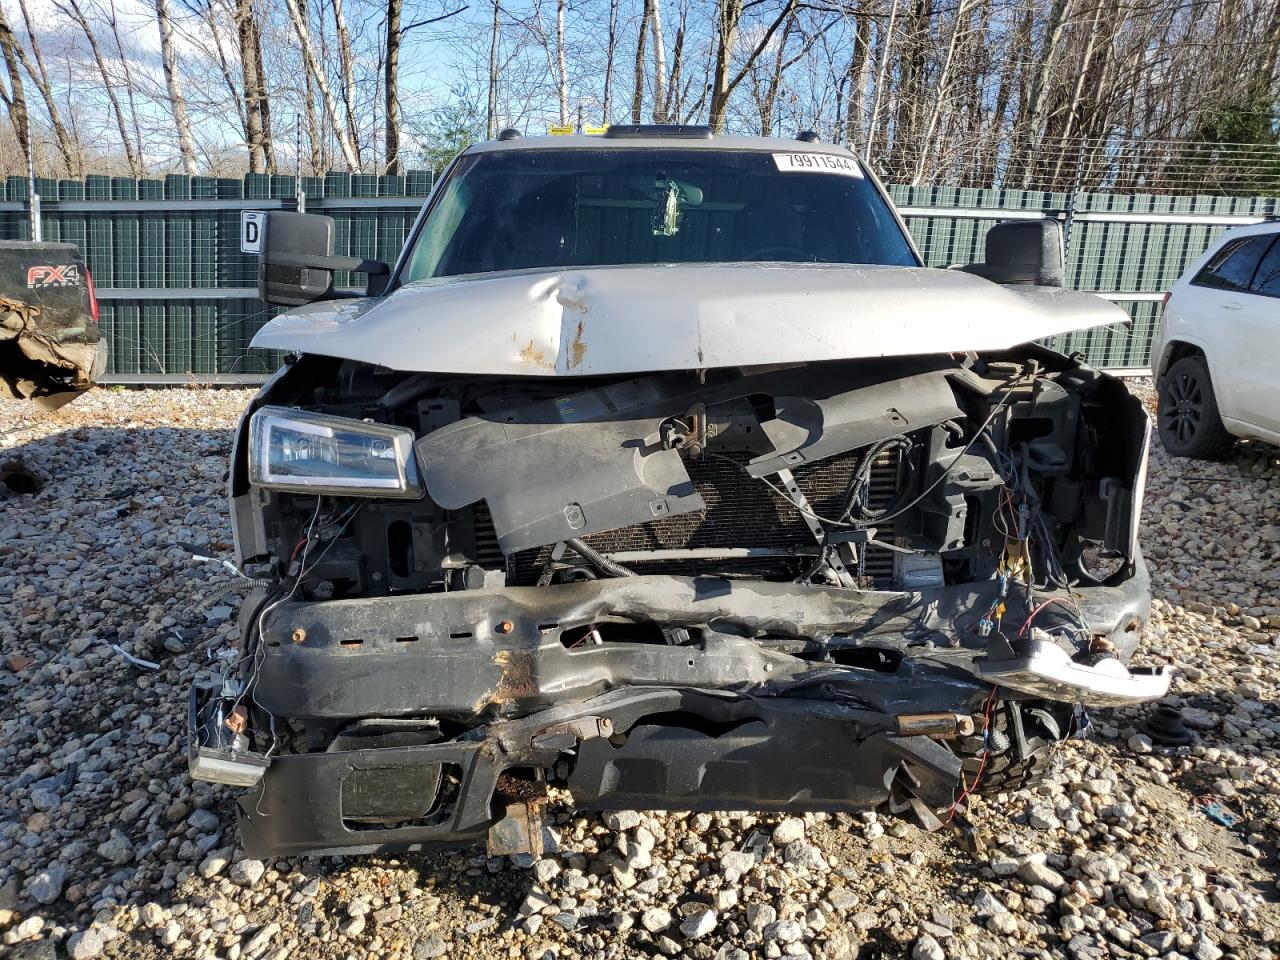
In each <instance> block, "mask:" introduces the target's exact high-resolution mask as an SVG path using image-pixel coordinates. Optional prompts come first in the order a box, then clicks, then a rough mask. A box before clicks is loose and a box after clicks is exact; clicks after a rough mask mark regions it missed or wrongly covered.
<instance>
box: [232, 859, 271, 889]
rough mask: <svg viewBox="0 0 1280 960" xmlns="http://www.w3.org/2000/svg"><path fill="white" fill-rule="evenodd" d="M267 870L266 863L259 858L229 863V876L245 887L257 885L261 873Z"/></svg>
mask: <svg viewBox="0 0 1280 960" xmlns="http://www.w3.org/2000/svg"><path fill="white" fill-rule="evenodd" d="M266 872H267V865H266V864H265V863H263V862H262V861H261V860H250V859H245V860H238V861H236V862H235V863H233V864H232V865H231V873H230V877H231V879H232V880H234V881H235V882H236V883H240V884H243V885H244V886H246V887H254V886H257V883H258V881H259V880H261V879H262V875H263V874H264V873H266Z"/></svg>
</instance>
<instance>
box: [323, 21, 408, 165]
mask: <svg viewBox="0 0 1280 960" xmlns="http://www.w3.org/2000/svg"><path fill="white" fill-rule="evenodd" d="M392 3H395V4H396V6H397V9H396V21H397V24H396V33H397V34H398V33H399V32H400V26H399V19H400V10H399V0H387V59H388V60H390V59H391V6H390V5H391V4H392ZM333 23H334V27H335V29H336V30H337V34H338V66H339V69H341V71H342V104H343V106H344V107H346V109H347V138H348V139H349V140H350V141H351V148H352V149H353V150H354V151H355V152H356V166H357V167H358V166H359V165H360V134H359V132H358V131H357V130H356V101H355V89H356V75H355V57H354V56H353V55H352V53H351V33H350V31H348V30H347V18H346V17H345V16H344V15H343V13H342V0H333ZM399 45H400V38H399V37H398V36H397V37H396V46H397V48H398V47H399ZM398 53H399V51H398V50H397V54H398ZM398 112H399V108H398V107H397V113H398ZM390 117H391V114H390V112H388V113H387V118H388V120H390ZM387 129H388V131H389V130H390V129H391V127H390V124H389V123H388V125H387ZM388 136H390V133H388ZM388 156H390V154H388ZM374 160H375V162H376V160H377V157H375V158H374Z"/></svg>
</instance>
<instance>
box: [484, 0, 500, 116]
mask: <svg viewBox="0 0 1280 960" xmlns="http://www.w3.org/2000/svg"><path fill="white" fill-rule="evenodd" d="M500 18H501V7H500V6H499V2H498V0H493V24H492V26H491V28H490V31H489V104H488V110H487V112H486V114H485V117H486V119H485V135H486V136H487V137H489V139H491V140H492V139H493V138H494V137H496V136H497V135H498V37H499V31H500V29H501V19H500Z"/></svg>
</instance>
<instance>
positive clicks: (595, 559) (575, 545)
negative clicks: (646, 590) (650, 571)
mask: <svg viewBox="0 0 1280 960" xmlns="http://www.w3.org/2000/svg"><path fill="white" fill-rule="evenodd" d="M565 543H566V544H568V545H569V546H570V547H571V548H572V549H573V552H574V553H576V554H577V555H578V556H580V557H582V559H583V560H589V561H591V565H592V566H594V567H595V568H596V569H597V570H599V571H600V572H601V573H607V574H609V575H610V576H613V577H634V576H635V575H636V572H635V571H634V570H632V569H631V568H630V567H624V566H623V565H622V564H620V563H614V562H613V561H612V560H610V559H609V558H608V557H606V556H605V555H604V554H602V553H597V552H596V551H595V550H593V549H592V548H591V547H588V546H587V545H586V544H585V543H583V542H582V540H581V539H580V538H578V537H574V538H572V539H570V540H566V541H565Z"/></svg>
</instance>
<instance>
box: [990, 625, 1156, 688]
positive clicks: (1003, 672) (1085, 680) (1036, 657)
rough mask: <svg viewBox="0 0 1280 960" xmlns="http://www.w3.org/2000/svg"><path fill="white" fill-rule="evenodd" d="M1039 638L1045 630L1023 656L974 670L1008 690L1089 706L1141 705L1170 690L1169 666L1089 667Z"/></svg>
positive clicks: (1113, 662) (1114, 662)
mask: <svg viewBox="0 0 1280 960" xmlns="http://www.w3.org/2000/svg"><path fill="white" fill-rule="evenodd" d="M1037 634H1041V631H1039V630H1035V631H1033V637H1032V639H1031V640H1030V643H1029V646H1028V647H1027V648H1026V649H1027V652H1026V653H1025V654H1023V655H1022V656H1017V657H1012V658H1009V659H1003V660H991V659H989V658H988V659H982V660H978V661H976V662H975V664H974V669H975V672H976V673H977V675H978V676H979V677H981V678H982V679H984V680H989V681H991V682H992V683H994V684H998V685H999V686H1002V687H1008V688H1009V689H1010V690H1017V691H1019V692H1021V693H1028V694H1031V695H1032V696H1037V697H1047V698H1048V699H1050V700H1061V701H1063V702H1065V703H1080V704H1084V705H1085V706H1087V707H1118V706H1124V705H1126V704H1131V703H1142V702H1145V701H1147V700H1158V699H1159V698H1160V697H1163V696H1164V695H1165V694H1166V693H1168V692H1169V682H1170V680H1171V679H1172V675H1171V674H1170V673H1169V671H1168V669H1167V668H1166V667H1163V666H1160V667H1126V666H1125V665H1124V664H1123V663H1121V662H1120V661H1119V660H1118V659H1116V658H1115V657H1107V658H1105V659H1103V660H1101V661H1099V662H1098V663H1096V664H1094V665H1092V666H1090V665H1089V664H1084V663H1079V662H1077V661H1075V660H1072V659H1071V656H1070V654H1068V653H1067V651H1065V650H1063V649H1062V648H1061V647H1059V646H1058V645H1057V644H1055V643H1053V642H1052V641H1049V640H1043V639H1040V638H1039V636H1036V635H1037ZM1041 635H1042V634H1041Z"/></svg>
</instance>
